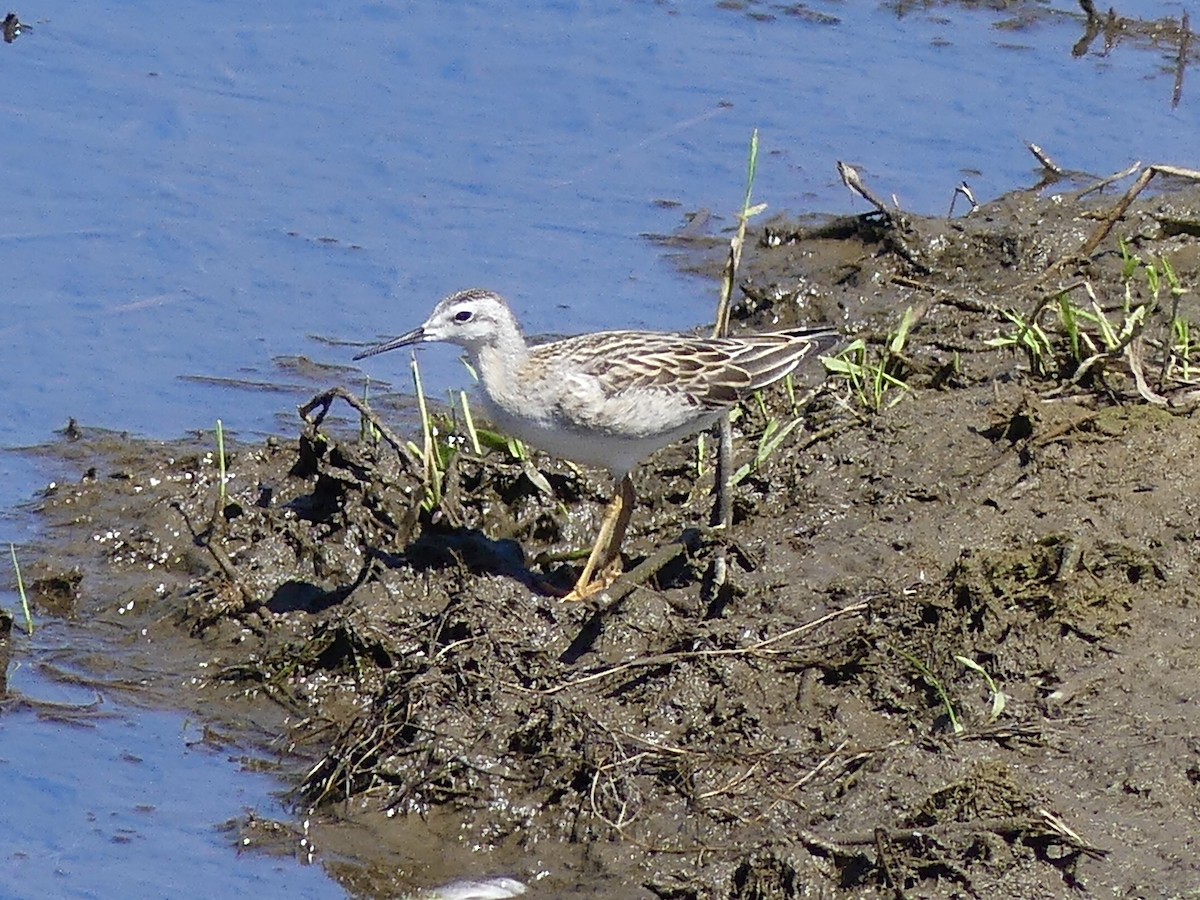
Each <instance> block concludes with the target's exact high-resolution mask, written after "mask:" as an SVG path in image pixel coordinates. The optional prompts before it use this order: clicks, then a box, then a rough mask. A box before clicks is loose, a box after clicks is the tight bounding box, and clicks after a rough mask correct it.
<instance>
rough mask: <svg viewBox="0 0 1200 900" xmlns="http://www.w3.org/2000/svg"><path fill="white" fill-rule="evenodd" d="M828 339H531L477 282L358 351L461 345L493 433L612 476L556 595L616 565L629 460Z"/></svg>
mask: <svg viewBox="0 0 1200 900" xmlns="http://www.w3.org/2000/svg"><path fill="white" fill-rule="evenodd" d="M836 338H837V334H836V332H834V331H833V330H831V329H825V328H800V329H793V330H789V331H776V332H768V333H764V334H747V335H742V336H740V337H728V338H705V337H694V336H690V335H685V334H671V333H662V332H654V331H603V332H596V333H593V334H581V335H578V336H576V337H569V338H564V339H563V340H559V341H553V342H551V343H548V344H538V345H535V346H530V345H529V344H527V343H526V341H525V337H524V335H523V334H522V333H521V326H520V324H519V323H518V322H517V318H516V316H514V315H513V313H512V310H510V309H509V307H508V304H507V303H506V302H505V301H504V298H502V297H501V296H500V295H499V294H495V293H493V292H492V291H487V290H481V289H473V290H467V291H459V292H458V293H456V294H451V295H450V296H449V297H446V298H445V299H444V300H442V301H440V302H439V303H438V304H437V306H435V307H434V309H433V312H432V313H431V314H430V316H429V318H428V319H426V320H425V323H424V324H423V325H421V326H420V327H418V328H414V329H413V330H412V331H410V332H408V333H407V334H402V335H400V336H399V337H397V338H393V339H392V340H390V341H387V342H385V343H382V344H379V345H377V346H375V347H371V348H370V349H369V350H364V351H363V352H362V353H359V354H358V355H357V356H355V357H354V358H355V359H356V360H358V359H364V358H366V357H368V356H374V355H376V354H378V353H386V352H387V351H388V350H395V349H396V348H397V347H408V346H411V345H414V344H422V343H428V342H432V341H445V342H447V343H451V344H457V345H458V346H460V347H462V348H463V349H464V350H465V351H466V353H467V356H468V358H469V360H470V363H471V365H472V367H473V368H474V370H475V372H477V373H478V375H479V380H480V382H481V384H482V387H483V396H484V399H485V402H486V405H487V409H488V413H489V414H490V417H491V420H492V422H493V423H494V424H495V425H496V427H497V428H498V429H499V430H500V431H502V432H504V433H506V434H508V435H510V436H512V437H517V438H520V439H521V440H522V441H525V442H527V443H529V444H531V445H532V446H534V447H538V448H540V449H542V450H544V451H546V452H548V453H550V454H552V455H554V456H558V457H561V458H563V459H568V460H571V461H572V462H576V463H584V464H586V465H592V466H598V467H600V468H604V469H607V470H608V471H609V472H610V473H611V474H612V477H613V497H612V500H611V502H610V503H609V505H608V509H607V510H606V512H605V514H604V519H603V521H602V523H601V525H600V533H599V534H598V535H597V537H596V543H595V545H594V546H593V547H592V551H591V554H590V555H589V556H588V559H587V562H586V563H585V564H584V567H583V571H582V572H581V573H580V575H579V580H578V581H577V582H576V584H575V587H574V588H573V589H572V590H571V592H570V593H569V594H567V595H566V597H565V598H564V599H566V600H582V599H585V598H587V597H590V596H592V595H594V594H596V593H598V592H600V591H602V590H604V589H605V588H607V587H608V586H609V585H611V584H612V582H613V581H614V580H615V579H616V578H617V576H618V575H619V574H620V565H621V562H620V549H621V542H622V541H623V540H624V538H625V530H626V529H627V528H628V526H629V518H630V515H631V514H632V512H633V504H634V501H635V494H634V490H633V482H632V481H631V480H630V477H629V476H630V472H632V470H633V468H634V466H636V465H637V464H638V463H639V462H641V461H642V460H643V459H645V458H646V457H647V456H649V455H650V454H651V453H653V452H654V451H655V450H658V449H660V448H662V447H665V446H667V445H668V444H670V443H673V442H674V441H676V440H678V439H680V438H683V437H687V436H688V435H691V434H695V433H696V432H698V431H701V430H702V429H704V428H706V427H708V426H709V425H712V424H713V423H714V422H715V421H716V420H717V419H718V418H720V416H721V414H722V413H724V412H725V411H726V410H728V409H729V408H731V407H732V406H734V405H735V404H736V403H737V402H738V401H739V400H741V399H742V398H744V397H746V396H748V395H749V394H751V393H752V392H754V391H757V390H759V389H760V388H763V387H766V386H767V385H769V384H772V383H773V382H776V381H779V380H780V379H781V378H783V377H784V376H786V375H787V374H788V373H790V372H792V371H794V370H795V368H796V367H797V366H798V365H799V364H800V362H801V360H803V359H804V358H805V357H806V356H808V355H809V354H810V353H813V352H819V351H820V350H822V349H825V348H827V347H829V346H830V345H831V344H832V343H833V342H834V341H835V340H836ZM597 573H599V575H598V574H597Z"/></svg>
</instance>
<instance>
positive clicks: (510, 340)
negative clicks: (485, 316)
mask: <svg viewBox="0 0 1200 900" xmlns="http://www.w3.org/2000/svg"><path fill="white" fill-rule="evenodd" d="M472 350H473V352H472V353H471V356H472V357H474V358H473V360H472V362H473V363H474V364H475V369H476V372H477V373H478V375H479V380H480V381H482V382H483V387H484V390H485V391H486V392H487V393H488V394H489V395H495V393H496V392H497V391H500V392H501V393H503V392H505V391H506V390H507V388H508V386H509V385H510V384H511V383H512V381H513V379H514V378H515V377H516V374H517V372H518V371H519V370H520V369H521V367H522V366H524V365H525V363H526V361H527V360H528V359H529V346H528V345H527V344H526V343H525V338H524V336H523V335H522V334H521V330H520V329H519V328H518V327H517V326H516V325H515V324H513V325H511V326H505V327H501V328H500V329H498V330H497V331H496V333H495V334H493V335H492V339H491V340H489V341H488V342H487V343H486V344H482V345H480V346H479V347H476V348H472Z"/></svg>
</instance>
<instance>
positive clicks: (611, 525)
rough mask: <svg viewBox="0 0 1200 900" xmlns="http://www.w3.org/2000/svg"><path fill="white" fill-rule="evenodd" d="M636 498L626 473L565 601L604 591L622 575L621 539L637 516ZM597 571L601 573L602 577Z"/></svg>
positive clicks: (587, 596) (581, 598)
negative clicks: (634, 512)
mask: <svg viewBox="0 0 1200 900" xmlns="http://www.w3.org/2000/svg"><path fill="white" fill-rule="evenodd" d="M636 499H637V497H636V495H635V494H634V491H633V482H632V481H631V480H630V478H629V476H628V475H626V476H624V477H623V478H622V479H621V481H620V483H619V484H618V485H617V489H616V491H615V492H614V493H613V498H612V500H611V501H610V502H609V504H608V508H607V509H606V510H605V511H604V520H603V521H602V522H601V523H600V533H599V534H598V535H596V544H595V546H594V547H592V552H591V553H590V554H589V555H588V559H587V562H586V563H585V564H584V566H583V571H582V572H580V573H579V580H578V581H577V582H575V587H573V588H572V589H571V593H569V594H567V596H565V597H563V600H564V601H575V600H586V599H587V598H589V597H591V596H593V595H595V594H598V593H599V592H600V591H603V590H604V589H605V588H607V587H608V586H609V585H610V584H612V583H613V582H614V581H616V580H617V578H618V576H620V574H621V542H622V541H623V540H625V531H626V530H627V529H628V528H629V519H630V517H631V516H632V515H633V505H634V502H635V501H636ZM597 570H599V573H600V574H599V576H598V577H596V572H597ZM593 578H595V580H593Z"/></svg>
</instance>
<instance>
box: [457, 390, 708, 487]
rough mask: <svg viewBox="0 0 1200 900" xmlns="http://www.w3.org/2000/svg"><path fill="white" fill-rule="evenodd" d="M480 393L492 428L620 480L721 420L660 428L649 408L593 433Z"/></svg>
mask: <svg viewBox="0 0 1200 900" xmlns="http://www.w3.org/2000/svg"><path fill="white" fill-rule="evenodd" d="M481 393H482V394H483V397H484V401H485V405H486V406H487V411H488V414H489V416H490V417H491V419H492V422H493V423H494V424H495V426H496V427H497V428H498V429H499V430H500V431H501V432H503V433H504V434H506V435H508V436H510V437H515V438H519V439H520V440H522V441H524V442H525V443H527V444H529V445H531V446H533V447H536V448H537V449H539V450H542V451H544V452H546V453H549V454H550V455H552V456H556V457H560V458H562V459H566V460H570V461H571V462H576V463H582V464H584V465H591V466H596V467H598V468H602V469H608V470H609V471H610V472H612V473H613V474H614V475H616V476H618V477H619V476H621V475H624V474H626V473H628V472H629V471H631V470H632V469H633V467H634V466H636V465H637V464H638V463H639V462H640V461H641V460H643V459H645V458H646V457H647V456H649V455H650V454H651V453H654V452H655V451H656V450H659V449H661V448H663V447H666V446H667V445H668V444H672V443H674V442H675V441H677V440H679V439H681V438H684V437H687V436H688V435H691V434H695V433H696V432H698V431H701V430H703V429H704V428H706V427H707V426H709V425H711V424H712V423H713V422H715V421H716V420H717V418H718V417H719V416H720V413H719V412H715V413H711V414H708V415H704V416H702V417H697V416H696V415H695V411H694V410H692V411H690V412H691V414H690V415H689V416H687V417H675V419H676V421H675V422H670V424H669V426H667V427H663V418H664V417H663V416H662V415H661V411H659V410H655V409H652V408H647V409H642V410H640V411H630V412H628V413H625V414H623V415H622V416H621V417H620V419H619V422H618V423H615V424H613V425H611V426H605V425H601V424H597V425H596V426H594V427H592V426H588V425H585V424H582V423H579V422H572V421H567V420H565V418H564V417H563V416H562V415H561V414H555V412H554V411H553V410H552V409H549V408H548V409H547V410H546V411H545V412H544V413H543V414H542V415H531V414H530V413H531V412H532V410H523V411H522V412H521V413H519V414H518V413H517V412H514V411H512V410H509V409H506V408H505V406H504V405H501V404H500V403H498V402H496V401H495V400H494V399H493V398H492V397H489V396H488V395H487V393H486V392H481ZM669 418H670V417H668V419H669ZM681 419H682V421H680V420H681Z"/></svg>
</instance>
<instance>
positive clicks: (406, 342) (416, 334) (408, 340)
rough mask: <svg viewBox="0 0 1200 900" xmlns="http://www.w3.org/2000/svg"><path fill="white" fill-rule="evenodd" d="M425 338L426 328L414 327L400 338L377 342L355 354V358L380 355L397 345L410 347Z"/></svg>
mask: <svg viewBox="0 0 1200 900" xmlns="http://www.w3.org/2000/svg"><path fill="white" fill-rule="evenodd" d="M423 340H425V329H424V328H414V329H413V330H412V331H410V332H408V334H402V335H400V337H398V338H392V339H391V340H390V341H387V342H386V343H383V344H377V345H376V346H374V347H371V348H369V349H367V350H364V351H363V352H362V353H359V354H358V355H357V356H355V357H354V358H355V359H366V358H367V357H368V356H378V355H379V354H380V353H387V352H388V351H389V350H395V349H396V348H397V347H408V346H410V345H412V344H419V343H421V341H423Z"/></svg>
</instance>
